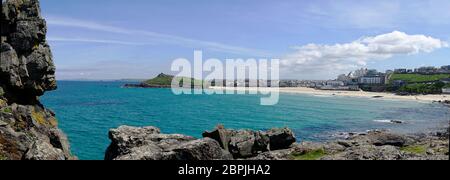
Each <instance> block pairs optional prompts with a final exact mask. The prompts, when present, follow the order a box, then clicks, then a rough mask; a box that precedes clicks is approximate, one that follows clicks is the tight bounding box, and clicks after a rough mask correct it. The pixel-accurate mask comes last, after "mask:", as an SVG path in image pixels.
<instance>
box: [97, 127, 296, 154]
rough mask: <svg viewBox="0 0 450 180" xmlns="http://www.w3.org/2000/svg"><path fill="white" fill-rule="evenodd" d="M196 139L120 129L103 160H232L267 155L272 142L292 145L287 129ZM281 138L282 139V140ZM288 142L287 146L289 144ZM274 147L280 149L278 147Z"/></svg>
mask: <svg viewBox="0 0 450 180" xmlns="http://www.w3.org/2000/svg"><path fill="white" fill-rule="evenodd" d="M203 135H204V138H202V139H195V138H193V137H190V136H184V135H179V134H161V133H160V130H159V129H158V128H155V127H143V128H137V127H129V126H121V127H119V128H118V129H112V130H110V133H109V138H110V139H111V141H112V142H111V145H110V146H109V148H108V149H107V151H106V156H105V159H106V160H231V159H243V158H251V157H255V156H258V154H260V153H263V152H269V151H270V150H271V149H270V143H271V140H272V141H273V140H279V141H278V142H277V143H281V144H282V145H283V146H284V147H286V148H288V147H289V146H290V145H291V144H293V143H294V142H295V137H294V134H293V133H292V131H291V130H288V129H272V130H270V131H269V132H262V131H250V130H239V131H236V130H228V129H224V128H223V127H218V128H217V129H216V130H214V131H212V132H205V133H204V134H203ZM283 137H284V138H283ZM289 142H290V144H289ZM276 147H277V148H278V147H280V146H279V144H277V145H276Z"/></svg>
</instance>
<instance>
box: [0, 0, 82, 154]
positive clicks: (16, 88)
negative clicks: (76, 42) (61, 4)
mask: <svg viewBox="0 0 450 180" xmlns="http://www.w3.org/2000/svg"><path fill="white" fill-rule="evenodd" d="M0 24H1V47H0V49H1V61H0V159H2V160H3V159H12V160H18V159H29V160H67V159H74V157H73V156H71V154H70V150H69V145H68V142H67V138H66V136H65V135H64V134H63V133H62V132H61V131H60V130H59V129H58V128H57V121H56V119H55V115H54V113H53V112H51V111H50V110H48V109H45V107H44V106H43V105H42V104H41V103H40V102H39V96H41V95H43V94H44V92H45V91H50V90H55V89H56V80H55V66H54V64H53V60H52V53H51V51H50V47H49V45H48V44H47V42H46V33H47V26H46V22H45V20H44V19H43V18H42V17H41V13H40V6H39V1H38V0H2V11H1V22H0Z"/></svg>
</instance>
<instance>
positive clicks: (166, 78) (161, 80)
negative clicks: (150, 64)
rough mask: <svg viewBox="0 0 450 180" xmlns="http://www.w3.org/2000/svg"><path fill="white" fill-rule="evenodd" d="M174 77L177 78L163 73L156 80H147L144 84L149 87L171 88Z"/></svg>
mask: <svg viewBox="0 0 450 180" xmlns="http://www.w3.org/2000/svg"><path fill="white" fill-rule="evenodd" d="M174 77H175V76H172V75H167V74H163V73H161V74H159V75H158V76H156V77H155V78H153V79H149V80H146V81H144V82H143V83H145V84H147V85H156V86H171V85H172V80H173V78H174Z"/></svg>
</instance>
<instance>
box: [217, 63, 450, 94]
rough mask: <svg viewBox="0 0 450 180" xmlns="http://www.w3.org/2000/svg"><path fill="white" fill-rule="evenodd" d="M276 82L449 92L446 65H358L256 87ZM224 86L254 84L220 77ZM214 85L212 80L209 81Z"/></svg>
mask: <svg viewBox="0 0 450 180" xmlns="http://www.w3.org/2000/svg"><path fill="white" fill-rule="evenodd" d="M274 83H278V84H279V87H281V88H294V87H305V88H313V89H316V90H333V91H367V92H394V93H397V94H398V95H417V94H450V65H445V66H441V67H419V68H416V69H395V70H387V71H385V72H379V71H378V70H376V69H367V68H362V69H358V70H355V71H353V72H350V73H348V74H341V75H339V76H337V77H336V79H332V80H292V79H291V80H287V79H285V80H280V81H279V82H270V81H268V82H267V84H265V81H262V80H259V81H258V83H257V84H258V85H259V86H260V87H272V84H274ZM224 85H225V86H226V87H256V86H257V85H255V83H253V84H252V83H251V81H250V80H234V81H233V80H224ZM213 86H214V83H213Z"/></svg>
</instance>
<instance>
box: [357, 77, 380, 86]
mask: <svg viewBox="0 0 450 180" xmlns="http://www.w3.org/2000/svg"><path fill="white" fill-rule="evenodd" d="M383 82H384V77H381V76H376V77H361V78H359V83H361V84H383Z"/></svg>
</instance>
